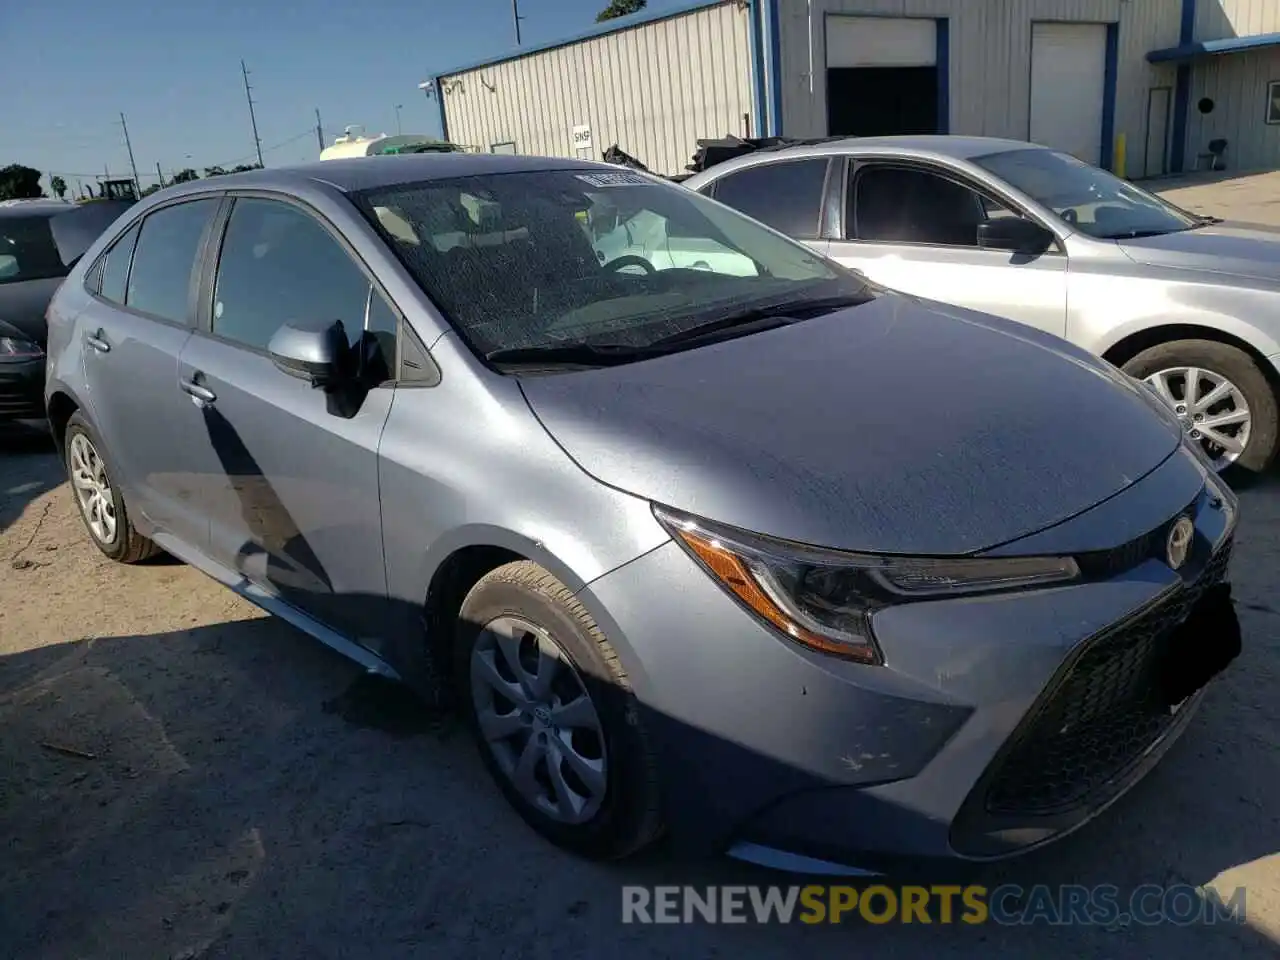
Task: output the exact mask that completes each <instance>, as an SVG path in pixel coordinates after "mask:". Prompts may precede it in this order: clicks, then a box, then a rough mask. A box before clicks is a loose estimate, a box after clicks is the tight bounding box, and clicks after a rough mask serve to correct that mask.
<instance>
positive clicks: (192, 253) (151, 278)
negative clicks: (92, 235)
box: [104, 197, 220, 324]
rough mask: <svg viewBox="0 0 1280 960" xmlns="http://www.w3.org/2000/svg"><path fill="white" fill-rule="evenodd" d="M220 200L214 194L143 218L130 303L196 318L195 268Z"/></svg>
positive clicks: (181, 319)
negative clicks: (193, 304) (193, 300)
mask: <svg viewBox="0 0 1280 960" xmlns="http://www.w3.org/2000/svg"><path fill="white" fill-rule="evenodd" d="M219 203H220V201H219V200H218V199H216V198H212V197H210V198H208V199H205V200H192V201H190V202H189V203H179V204H175V205H174V206H172V207H164V208H163V209H160V210H157V211H156V212H155V213H153V214H150V215H149V216H148V217H147V218H146V219H145V220H143V221H142V228H141V232H140V233H139V234H138V240H137V243H136V245H135V246H134V250H133V266H132V268H131V269H130V270H129V283H128V289H127V291H126V294H125V303H126V304H127V305H128V306H130V307H132V308H133V309H135V310H141V311H142V312H144V313H149V314H152V315H153V316H157V317H160V318H162V319H164V320H171V321H172V322H174V323H184V324H185V323H190V322H191V299H190V294H191V271H192V268H193V267H194V266H195V263H196V257H197V255H198V254H199V252H200V240H201V239H202V238H203V236H204V230H205V227H206V226H207V225H208V223H209V219H210V218H211V217H212V216H213V214H214V212H215V211H217V209H218V204H219ZM104 287H105V277H104ZM104 296H105V294H104Z"/></svg>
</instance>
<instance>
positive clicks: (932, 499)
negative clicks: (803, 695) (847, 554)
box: [520, 294, 1181, 555]
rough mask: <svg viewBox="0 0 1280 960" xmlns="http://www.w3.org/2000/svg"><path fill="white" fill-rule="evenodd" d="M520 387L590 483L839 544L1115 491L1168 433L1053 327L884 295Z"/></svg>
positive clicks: (1131, 391) (935, 547)
mask: <svg viewBox="0 0 1280 960" xmlns="http://www.w3.org/2000/svg"><path fill="white" fill-rule="evenodd" d="M520 384H521V388H522V389H523V391H524V393H525V396H526V398H527V400H528V402H529V404H530V406H531V407H532V409H533V411H534V413H535V414H536V416H537V417H538V418H539V419H540V420H541V422H542V423H543V425H544V426H545V428H546V429H547V430H548V431H549V432H550V433H551V435H552V436H553V437H554V438H555V439H556V441H557V442H558V443H559V444H560V445H561V446H562V447H563V449H564V450H565V451H566V452H567V453H568V455H569V456H570V457H571V458H573V460H574V461H575V462H576V463H577V464H578V465H579V466H580V467H581V468H582V469H583V470H585V471H586V472H587V473H588V474H590V475H592V476H593V477H595V478H596V479H598V480H599V481H601V482H603V483H606V484H609V485H610V486H613V487H616V488H618V489H621V490H624V491H627V492H629V493H632V494H635V495H636V496H640V497H644V498H646V499H649V500H653V501H656V502H659V503H663V504H666V505H668V506H671V507H675V508H677V509H679V510H683V511H687V512H689V513H693V514H697V515H699V516H702V517H706V518H709V519H713V520H717V521H720V522H721V523H727V524H731V525H734V526H737V527H740V528H744V529H747V530H753V531H756V532H759V533H764V534H769V535H772V536H775V537H781V538H785V539H789V540H795V541H800V542H804V543H810V544H817V545H822V546H826V547H833V548H837V549H844V550H852V551H869V552H879V553H902V554H917V555H919V554H933V555H945V554H960V553H968V552H972V551H977V550H981V549H984V548H988V547H992V546H995V545H997V544H1001V543H1004V542H1007V541H1009V540H1013V539H1016V538H1018V537H1022V536H1025V535H1027V534H1030V533H1034V532H1036V531H1038V530H1041V529H1043V528H1045V527H1047V526H1050V525H1052V524H1055V523H1058V522H1060V521H1062V520H1065V519H1067V518H1069V517H1071V516H1074V515H1075V514H1077V513H1080V512H1082V511H1084V510H1087V509H1088V508H1090V507H1092V506H1094V505H1095V504H1097V503H1099V502H1100V501H1102V500H1105V499H1106V498H1108V497H1111V496H1113V495H1114V494H1116V493H1118V492H1119V491H1121V490H1123V489H1125V488H1126V487H1128V486H1130V485H1131V484H1133V483H1134V482H1135V481H1137V480H1138V479H1140V478H1141V477H1142V476H1143V475H1144V474H1146V473H1148V472H1149V471H1151V470H1152V469H1154V468H1155V467H1156V466H1158V465H1159V464H1160V463H1161V462H1163V461H1164V460H1165V459H1166V458H1167V457H1168V456H1169V455H1170V454H1171V453H1173V451H1174V450H1175V449H1176V448H1177V446H1178V444H1179V442H1180V437H1181V432H1180V430H1179V428H1178V426H1177V424H1176V422H1174V421H1173V420H1172V418H1171V417H1163V416H1161V415H1160V414H1159V413H1158V412H1156V410H1155V409H1154V407H1153V402H1152V400H1151V399H1148V398H1145V397H1144V396H1143V394H1142V393H1141V392H1140V391H1141V390H1142V388H1141V387H1137V386H1134V385H1133V384H1132V383H1131V382H1129V381H1128V380H1126V379H1125V378H1123V376H1122V375H1121V374H1119V373H1118V372H1116V371H1114V370H1113V369H1112V368H1111V367H1110V366H1108V365H1107V364H1105V363H1104V362H1103V361H1101V360H1098V359H1096V358H1094V357H1092V356H1090V355H1089V354H1087V353H1085V352H1083V351H1081V350H1079V349H1077V348H1075V347H1073V346H1071V345H1069V344H1067V343H1066V342H1065V341H1062V340H1059V339H1057V338H1055V337H1050V336H1048V335H1046V334H1042V333H1039V332H1038V331H1035V330H1033V329H1030V328H1027V327H1024V326H1021V325H1018V324H1014V323H1011V322H1008V321H1004V320H1000V319H997V318H994V317H989V316H986V315H983V314H977V313H973V312H970V311H966V310H962V309H960V308H955V307H946V306H943V305H941V304H936V303H932V302H928V301H921V300H918V299H916V298H911V297H906V296H902V295H899V294H887V295H884V296H882V297H880V298H879V299H877V300H874V301H871V302H869V303H867V304H864V305H862V306H858V307H854V308H851V309H847V310H841V311H838V312H836V313H832V314H828V315H826V316H822V317H818V318H815V319H812V320H807V321H803V322H800V323H796V324H793V325H790V326H786V327H781V328H776V329H773V330H768V331H765V332H762V333H756V334H753V335H748V336H743V337H739V338H736V339H732V340H726V341H721V342H719V343H713V344H710V345H707V346H702V347H699V348H696V349H690V350H687V351H684V352H681V353H676V354H670V355H667V356H662V357H657V358H654V359H649V360H644V361H640V362H636V363H630V364H625V365H621V366H615V367H607V368H601V369H594V370H587V371H576V372H568V373H561V374H555V375H545V376H524V377H521V378H520Z"/></svg>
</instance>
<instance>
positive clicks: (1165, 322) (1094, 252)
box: [1067, 235, 1280, 357]
mask: <svg viewBox="0 0 1280 960" xmlns="http://www.w3.org/2000/svg"><path fill="white" fill-rule="evenodd" d="M1068 255H1069V257H1070V273H1069V279H1068V288H1067V338H1068V339H1069V340H1071V341H1072V342H1073V343H1076V344H1078V345H1080V346H1082V347H1084V348H1085V349H1087V350H1089V351H1091V352H1093V353H1096V354H1098V355H1099V356H1105V355H1106V354H1107V351H1109V350H1110V349H1111V348H1112V347H1114V346H1115V345H1116V344H1118V343H1120V342H1121V341H1123V340H1124V339H1126V338H1127V337H1130V336H1132V335H1133V334H1135V333H1141V332H1143V331H1146V330H1151V329H1154V328H1158V327H1165V326H1174V325H1190V326H1201V327H1207V328H1209V329H1213V330H1220V331H1222V332H1223V333H1227V334H1230V335H1231V336H1233V337H1236V338H1238V339H1240V340H1243V341H1244V342H1245V343H1247V344H1249V345H1250V346H1251V347H1253V348H1254V349H1256V350H1257V351H1258V352H1259V353H1260V354H1262V355H1263V356H1266V357H1271V356H1274V355H1276V354H1277V353H1280V285H1277V284H1271V283H1267V282H1265V281H1253V280H1247V279H1244V278H1237V277H1229V276H1225V275H1222V274H1215V273H1208V272H1200V271H1189V270H1177V269H1173V268H1170V267H1159V266H1144V265H1141V264H1136V263H1134V262H1133V261H1132V260H1130V259H1129V258H1128V257H1126V256H1124V254H1123V253H1122V252H1121V251H1120V250H1119V248H1118V247H1117V246H1116V245H1115V244H1114V243H1103V242H1098V241H1090V240H1086V239H1085V238H1082V237H1080V236H1079V235H1076V236H1073V237H1071V238H1070V240H1069V241H1068ZM1171 339H1176V338H1175V337H1172V336H1171Z"/></svg>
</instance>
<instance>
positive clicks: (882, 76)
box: [827, 66, 944, 137]
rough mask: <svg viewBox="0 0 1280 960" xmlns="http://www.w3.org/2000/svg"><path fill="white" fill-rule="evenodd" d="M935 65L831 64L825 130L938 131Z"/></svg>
mask: <svg viewBox="0 0 1280 960" xmlns="http://www.w3.org/2000/svg"><path fill="white" fill-rule="evenodd" d="M938 101H939V97H938V68H937V67H936V66H934V67H831V68H829V69H828V70H827V133H828V134H830V135H831V136H851V137H876V136H894V135H899V134H911V133H939V132H941V131H942V130H943V129H944V127H943V125H942V124H941V123H940V122H939V121H940V117H939V113H940V110H939V105H938Z"/></svg>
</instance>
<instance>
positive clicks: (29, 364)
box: [0, 357, 45, 420]
mask: <svg viewBox="0 0 1280 960" xmlns="http://www.w3.org/2000/svg"><path fill="white" fill-rule="evenodd" d="M44 364H45V361H44V357H38V358H36V359H32V360H19V361H17V362H12V361H3V362H0V420H43V419H44V416H45V406H44Z"/></svg>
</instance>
